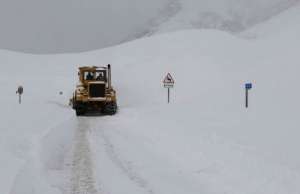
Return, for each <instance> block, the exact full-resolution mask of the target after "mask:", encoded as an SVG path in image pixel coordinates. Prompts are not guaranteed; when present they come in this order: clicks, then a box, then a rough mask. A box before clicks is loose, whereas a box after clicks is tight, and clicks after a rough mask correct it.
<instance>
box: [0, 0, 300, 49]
mask: <svg viewBox="0 0 300 194" xmlns="http://www.w3.org/2000/svg"><path fill="white" fill-rule="evenodd" d="M295 2H298V0H251V1H250V0H151V1H149V0H89V1H84V0H26V1H25V0H0V28H1V31H0V48H1V49H9V50H15V51H21V52H29V53H63V52H81V51H88V50H93V49H99V48H104V47H107V46H111V45H115V44H119V43H120V42H124V41H128V40H132V39H135V38H138V37H141V36H143V35H146V34H149V33H150V32H155V31H172V30H178V29H184V28H186V27H188V28H190V27H192V28H219V29H222V30H228V31H239V30H243V29H245V28H247V26H251V25H253V24H255V23H259V22H260V21H261V20H264V19H267V18H268V17H270V16H272V15H274V14H277V13H279V12H280V11H282V10H284V9H285V8H287V7H289V6H291V5H292V4H293V3H295ZM164 29H165V30H164Z"/></svg>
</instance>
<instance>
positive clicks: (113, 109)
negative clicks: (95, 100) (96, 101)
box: [102, 102, 118, 115]
mask: <svg viewBox="0 0 300 194" xmlns="http://www.w3.org/2000/svg"><path fill="white" fill-rule="evenodd" d="M117 110H118V106H117V103H115V102H111V103H108V104H105V106H104V107H103V111H102V113H104V114H107V115H114V114H116V113H117Z"/></svg>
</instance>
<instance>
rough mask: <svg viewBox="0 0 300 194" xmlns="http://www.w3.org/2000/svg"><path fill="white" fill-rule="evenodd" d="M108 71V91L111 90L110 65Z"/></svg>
mask: <svg viewBox="0 0 300 194" xmlns="http://www.w3.org/2000/svg"><path fill="white" fill-rule="evenodd" d="M107 70H108V80H107V81H108V89H111V66H110V64H108V65H107Z"/></svg>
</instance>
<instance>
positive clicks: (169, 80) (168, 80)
mask: <svg viewBox="0 0 300 194" xmlns="http://www.w3.org/2000/svg"><path fill="white" fill-rule="evenodd" d="M163 82H164V84H174V83H175V81H174V79H173V77H172V76H171V74H170V73H168V74H167V76H166V77H165V79H164V81H163Z"/></svg>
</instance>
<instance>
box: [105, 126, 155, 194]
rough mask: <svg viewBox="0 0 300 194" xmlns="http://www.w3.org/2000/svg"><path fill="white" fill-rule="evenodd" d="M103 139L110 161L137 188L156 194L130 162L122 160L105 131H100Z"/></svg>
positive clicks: (149, 193)
mask: <svg viewBox="0 0 300 194" xmlns="http://www.w3.org/2000/svg"><path fill="white" fill-rule="evenodd" d="M100 134H101V138H102V139H103V141H104V146H105V150H106V154H107V155H108V157H109V158H110V160H111V161H112V162H113V163H114V164H115V165H116V167H118V168H119V169H121V171H122V172H123V173H124V174H125V175H126V176H127V177H128V179H130V180H131V181H132V182H133V183H135V185H136V186H138V187H139V188H142V189H143V190H145V192H146V193H148V194H154V193H155V192H154V191H153V190H152V189H151V188H150V187H149V185H148V182H147V181H146V180H145V179H143V178H142V177H141V176H140V175H139V174H138V173H137V172H135V171H134V169H133V167H132V166H131V165H130V163H129V162H126V161H124V160H122V159H121V158H120V156H119V154H118V153H117V151H116V148H115V146H114V145H113V143H112V142H111V141H110V139H109V138H108V136H106V135H105V132H104V130H101V131H100Z"/></svg>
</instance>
